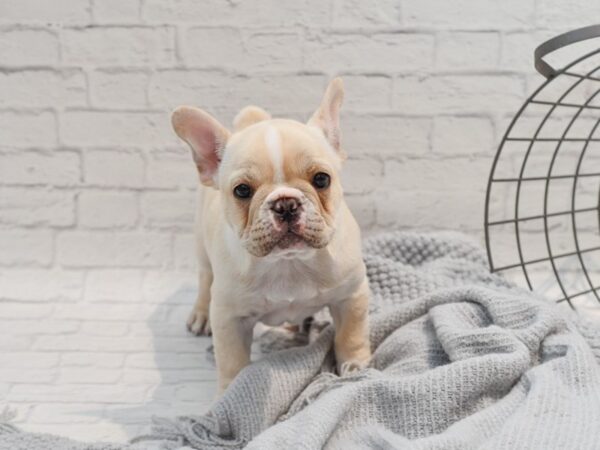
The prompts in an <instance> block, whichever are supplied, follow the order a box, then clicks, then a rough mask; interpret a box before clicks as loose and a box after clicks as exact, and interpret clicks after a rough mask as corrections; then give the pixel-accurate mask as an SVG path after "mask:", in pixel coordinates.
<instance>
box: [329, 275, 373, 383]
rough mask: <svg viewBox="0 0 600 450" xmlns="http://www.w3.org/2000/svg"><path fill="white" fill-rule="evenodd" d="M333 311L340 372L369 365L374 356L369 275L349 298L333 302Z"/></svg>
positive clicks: (331, 308)
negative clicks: (371, 340)
mask: <svg viewBox="0 0 600 450" xmlns="http://www.w3.org/2000/svg"><path fill="white" fill-rule="evenodd" d="M330 311H331V316H332V317H333V322H334V324H335V341H334V348H335V358H336V361H337V368H338V372H339V374H340V375H344V374H345V373H348V372H352V371H354V370H359V369H362V368H363V367H366V365H367V364H368V363H369V360H370V359H371V347H370V343H369V321H368V313H369V284H368V281H367V279H366V278H365V280H364V282H363V283H362V284H361V286H360V288H359V289H358V290H357V291H356V292H355V293H354V294H353V295H352V296H351V297H350V298H348V299H347V300H343V301H341V302H339V303H335V304H333V305H331V307H330Z"/></svg>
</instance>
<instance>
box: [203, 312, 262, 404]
mask: <svg viewBox="0 0 600 450" xmlns="http://www.w3.org/2000/svg"><path fill="white" fill-rule="evenodd" d="M216 304H217V302H215V301H213V303H212V305H211V308H210V321H211V324H212V333H213V345H214V349H215V359H216V362H217V373H218V377H219V380H218V381H219V395H220V394H222V393H223V391H225V389H226V388H227V386H229V383H231V381H232V380H233V379H234V378H235V376H236V375H237V374H238V373H239V372H240V370H242V369H243V368H244V367H246V366H247V365H248V363H249V362H250V346H251V345H252V328H253V327H252V325H251V324H250V323H248V322H247V321H244V320H242V319H240V318H239V317H231V311H228V310H226V309H225V308H220V307H218V306H217V305H216Z"/></svg>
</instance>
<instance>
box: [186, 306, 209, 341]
mask: <svg viewBox="0 0 600 450" xmlns="http://www.w3.org/2000/svg"><path fill="white" fill-rule="evenodd" d="M187 329H188V330H189V331H190V333H192V334H195V335H196V336H210V335H211V334H212V333H211V329H210V320H209V318H208V311H204V310H200V309H193V310H192V312H191V313H190V316H189V317H188V320H187Z"/></svg>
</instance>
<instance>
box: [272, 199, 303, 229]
mask: <svg viewBox="0 0 600 450" xmlns="http://www.w3.org/2000/svg"><path fill="white" fill-rule="evenodd" d="M301 208H302V205H301V204H300V202H299V201H298V199H296V198H294V197H281V198H279V199H277V200H276V201H275V202H273V205H272V206H271V211H273V216H274V217H275V219H276V220H277V221H278V222H287V223H288V224H293V223H295V222H297V221H298V219H299V218H300V212H301Z"/></svg>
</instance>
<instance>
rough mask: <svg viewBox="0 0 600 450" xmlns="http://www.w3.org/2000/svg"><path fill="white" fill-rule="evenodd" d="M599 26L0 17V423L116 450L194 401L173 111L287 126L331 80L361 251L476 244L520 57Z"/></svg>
mask: <svg viewBox="0 0 600 450" xmlns="http://www.w3.org/2000/svg"><path fill="white" fill-rule="evenodd" d="M598 5H599V4H598V2H597V1H596V0H584V1H579V2H575V3H573V2H571V3H569V2H564V1H558V0H536V1H534V0H508V1H495V0H457V1H452V2H444V1H435V0H383V1H359V0H331V1H317V0H283V1H282V0H264V1H251V0H243V1H236V2H228V1H221V0H208V1H198V0H53V1H42V0H0V350H1V351H2V353H0V409H1V408H2V406H3V405H10V406H11V407H13V408H16V410H17V412H18V419H17V422H18V423H19V424H20V425H22V426H24V427H25V428H27V429H33V430H39V431H49V432H58V433H66V434H68V435H70V436H75V437H80V438H84V439H94V438H106V439H111V438H112V439H120V438H123V437H124V436H125V435H126V434H127V433H133V432H135V431H136V430H138V429H139V427H140V426H141V425H143V424H145V423H147V422H148V419H149V416H150V415H152V414H185V413H200V412H202V411H203V410H204V409H205V408H206V407H207V405H208V403H209V401H210V400H211V397H212V390H213V388H214V373H213V370H212V366H211V363H210V362H207V359H206V356H205V349H206V347H207V346H208V345H209V342H208V340H206V339H196V338H192V337H190V336H188V335H187V334H186V332H185V330H184V326H183V324H184V318H185V316H186V314H187V312H188V309H189V307H190V305H191V303H192V301H193V298H194V295H195V293H194V287H195V282H196V281H195V280H196V278H195V277H196V275H195V273H194V265H195V263H194V250H193V247H194V245H193V236H192V222H193V213H194V211H193V204H194V187H195V184H196V176H195V173H194V167H193V165H192V164H191V160H190V157H189V155H188V153H187V152H188V151H187V149H186V148H185V147H184V146H183V145H181V144H180V143H179V142H178V140H177V139H176V138H175V136H174V134H173V133H172V131H171V129H170V123H169V111H170V110H171V108H172V107H174V106H176V105H179V104H182V103H188V104H194V105H198V106H200V107H203V108H205V109H207V110H208V111H210V112H212V113H213V114H215V115H216V116H217V117H218V118H220V119H221V120H222V121H224V122H226V123H230V122H231V120H232V118H233V116H234V115H235V113H236V112H237V111H238V110H239V108H241V107H243V106H245V105H246V104H248V103H256V104H258V105H261V106H263V107H265V108H267V109H269V110H271V111H272V112H273V113H274V114H275V115H285V116H290V117H293V118H297V119H302V120H304V119H306V118H307V117H308V116H309V114H310V113H311V112H312V110H313V109H314V108H315V107H316V105H317V102H318V100H319V98H320V96H321V94H322V90H323V89H324V87H325V85H326V83H327V80H328V79H330V78H331V77H333V76H335V75H342V76H343V77H344V78H345V80H346V86H347V97H346V103H345V105H344V113H343V125H342V126H343V131H344V144H345V147H346V150H347V152H348V154H349V160H348V162H347V164H346V167H345V170H346V171H345V173H344V183H345V185H346V191H347V196H348V202H349V204H350V206H351V208H352V209H353V210H354V212H355V214H356V216H357V218H358V220H359V222H360V224H361V225H362V227H363V229H364V230H365V232H366V233H367V234H368V233H372V232H376V231H378V230H381V229H388V228H390V229H396V228H402V229H424V228H454V229H461V230H464V231H467V232H470V233H475V234H478V235H481V224H482V207H483V202H484V191H485V182H486V178H487V175H488V170H489V167H490V163H491V158H492V156H493V154H494V151H495V148H496V146H497V144H498V142H499V139H500V137H501V134H502V133H503V131H504V127H505V126H506V125H507V120H508V119H509V118H510V117H511V116H512V114H513V113H514V112H515V111H516V109H517V108H518V107H519V106H520V104H521V103H522V101H523V100H524V99H525V98H526V95H527V92H528V91H529V90H531V88H532V87H533V86H534V84H535V83H537V82H540V81H541V77H539V76H536V75H535V73H534V71H533V65H532V52H533V48H534V46H535V45H536V44H538V43H539V42H540V41H541V40H543V39H545V38H547V37H549V36H552V35H554V34H557V33H559V32H562V31H566V30H567V29H571V28H574V27H578V26H583V25H587V24H589V20H590V18H592V19H593V18H594V17H598V13H599V12H600V10H599V6H598ZM532 82H533V84H532Z"/></svg>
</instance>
